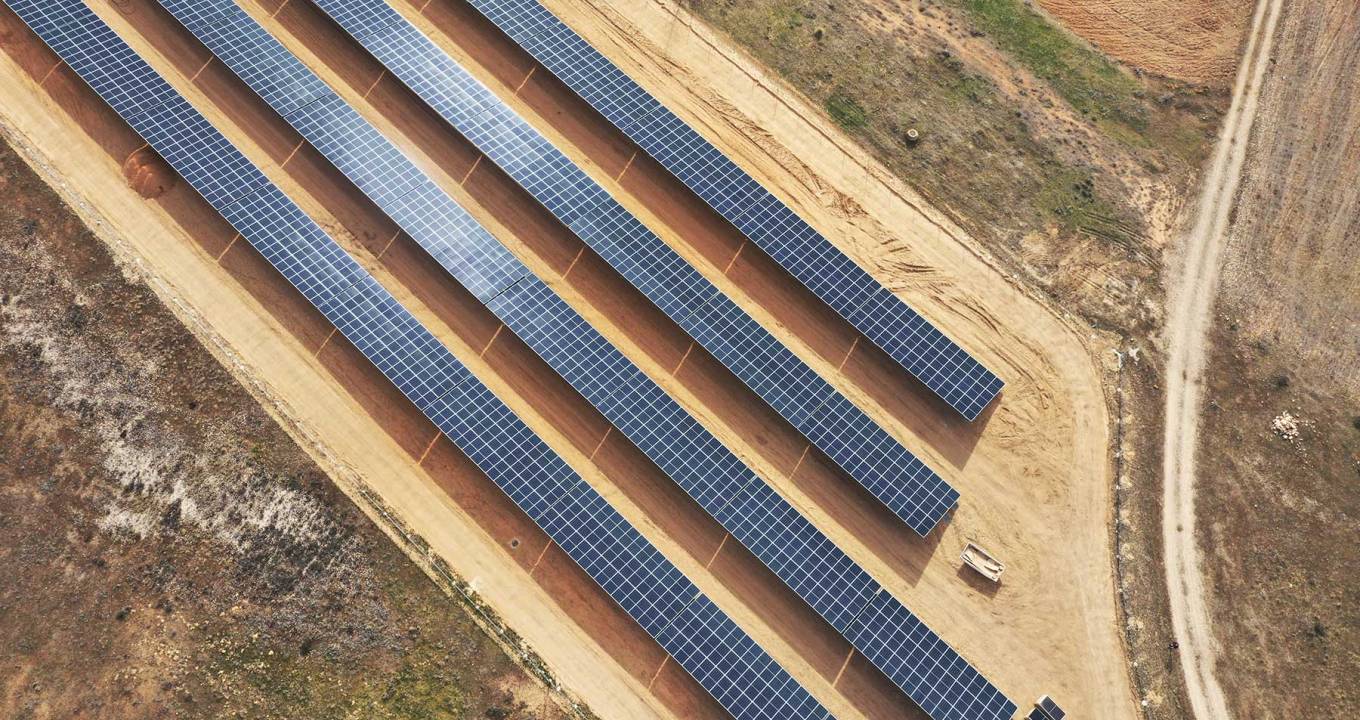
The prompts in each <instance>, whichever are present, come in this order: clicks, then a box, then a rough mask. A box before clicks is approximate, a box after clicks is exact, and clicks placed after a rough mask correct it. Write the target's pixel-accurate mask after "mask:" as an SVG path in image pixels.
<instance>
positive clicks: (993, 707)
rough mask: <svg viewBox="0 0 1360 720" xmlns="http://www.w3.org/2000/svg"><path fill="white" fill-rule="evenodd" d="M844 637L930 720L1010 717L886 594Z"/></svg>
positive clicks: (969, 669)
mask: <svg viewBox="0 0 1360 720" xmlns="http://www.w3.org/2000/svg"><path fill="white" fill-rule="evenodd" d="M846 637H848V638H849V639H850V642H851V643H852V644H854V646H855V648H856V649H857V650H859V651H860V652H861V653H864V657H865V658H867V659H868V660H869V662H871V663H873V664H874V665H876V666H878V668H879V669H881V670H883V672H884V674H885V675H887V676H888V678H889V679H891V680H892V681H893V682H894V683H896V684H897V686H898V687H900V688H902V689H903V690H904V691H905V692H906V693H907V695H908V696H910V697H911V699H912V700H914V701H916V704H917V705H920V706H921V709H923V710H925V711H926V713H928V714H929V715H930V717H932V718H935V720H1011V718H1013V717H1014V716H1015V710H1016V705H1015V703H1013V702H1011V701H1010V700H1008V699H1007V698H1006V697H1005V696H1004V695H1002V694H1001V693H1000V691H998V690H997V689H996V688H995V687H993V686H992V684H991V683H989V682H987V680H986V679H985V678H983V677H982V675H981V674H980V673H978V671H977V670H975V669H974V668H973V666H972V665H969V664H968V662H967V661H966V660H964V659H963V658H962V657H961V656H960V655H959V654H958V653H957V652H955V651H954V649H953V648H951V647H949V646H948V645H946V644H945V643H944V641H943V640H941V639H940V637H939V636H938V635H936V634H935V633H934V632H932V631H931V630H930V628H928V627H926V626H925V624H924V623H922V622H921V621H920V620H919V619H917V617H916V616H915V615H913V614H912V612H911V611H910V610H908V609H907V608H906V607H905V606H904V605H902V603H900V602H898V600H897V598H895V597H893V596H892V595H891V594H890V593H888V592H880V593H879V594H878V595H877V596H875V597H874V599H873V600H872V601H871V602H870V604H869V607H868V608H867V609H866V610H865V611H864V612H863V613H861V614H860V616H859V617H858V618H856V619H855V621H854V622H853V623H852V624H851V626H850V630H849V631H848V632H847V634H846Z"/></svg>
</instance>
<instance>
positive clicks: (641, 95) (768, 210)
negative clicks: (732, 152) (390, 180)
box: [468, 0, 1003, 420]
mask: <svg viewBox="0 0 1360 720" xmlns="http://www.w3.org/2000/svg"><path fill="white" fill-rule="evenodd" d="M468 2H469V3H470V4H471V5H472V6H473V7H475V8H477V9H478V10H480V11H481V12H482V14H484V15H485V16H486V17H487V18H488V19H490V20H491V21H492V22H493V23H495V24H496V25H497V26H499V27H500V28H501V30H503V31H504V32H505V33H506V34H507V35H509V36H510V38H511V39H512V40H514V41H515V42H516V43H517V44H518V45H519V46H520V47H522V48H524V50H526V51H527V52H528V53H529V54H530V55H532V56H533V57H534V59H536V60H538V61H539V62H540V63H542V64H543V66H544V67H545V68H547V69H548V70H549V71H550V72H552V73H553V74H554V75H556V76H557V77H558V78H559V79H560V80H562V82H563V83H565V84H566V85H567V87H569V88H571V89H572V90H573V91H575V92H576V93H577V94H578V95H580V96H581V97H582V98H583V99H584V100H585V101H586V102H588V103H590V105H591V106H592V107H594V108H595V109H596V111H598V112H599V113H600V114H601V115H603V116H604V117H605V118H606V119H608V120H609V121H610V122H611V123H613V124H614V125H615V126H616V127H618V128H619V129H620V130H622V131H623V133H624V134H625V135H627V136H628V137H629V138H631V139H632V140H633V141H634V142H636V143H637V144H638V146H639V147H641V148H642V150H643V151H644V152H646V153H647V154H648V155H651V156H652V157H653V158H655V159H656V160H657V161H658V162H660V163H661V165H662V166H663V167H665V168H666V169H668V170H669V171H670V172H671V173H672V174H674V175H675V176H676V177H677V178H679V180H680V181H681V182H683V183H684V184H685V185H686V186H688V187H689V188H690V189H691V190H693V191H694V193H695V194H696V195H698V196H699V198H701V199H702V200H704V201H705V202H706V203H708V204H709V205H710V206H711V207H712V208H713V209H714V210H716V211H718V213H719V214H721V215H722V216H723V217H725V218H727V220H728V221H730V222H731V223H732V224H733V225H735V226H736V227H737V229H739V230H741V231H742V233H744V234H745V235H746V236H747V237H748V238H750V239H751V241H752V242H753V243H755V245H756V246H757V247H759V248H761V249H762V250H764V251H765V252H766V253H767V254H769V255H770V257H772V258H773V259H774V260H775V261H776V262H778V263H779V264H780V265H782V266H783V267H784V269H786V270H788V271H789V273H790V274H792V275H793V276H794V277H795V278H797V279H798V280H799V281H800V282H802V283H803V285H805V286H806V287H807V288H808V289H809V290H811V291H812V292H813V293H814V294H815V295H817V296H818V297H819V298H821V299H822V300H823V301H824V302H825V303H826V304H827V305H829V306H830V307H831V308H832V309H834V310H835V311H836V312H837V313H839V314H840V316H841V317H843V318H845V319H846V320H847V321H849V322H850V324H851V325H853V326H854V327H855V328H856V329H858V330H859V331H860V332H861V333H863V334H864V336H865V337H867V338H868V339H869V340H870V341H872V342H873V343H874V344H876V345H878V346H879V347H881V348H882V349H883V350H884V351H886V352H887V353H888V354H889V355H890V356H892V358H893V359H894V360H896V361H897V362H898V364H900V365H901V366H902V367H904V368H906V369H907V371H908V372H910V373H911V374H913V375H915V376H916V377H917V378H918V379H919V380H920V381H921V382H922V383H924V384H925V386H926V387H928V388H930V390H931V391H932V392H934V393H935V394H936V395H938V396H939V397H940V398H941V399H943V400H944V401H945V402H947V403H948V404H949V405H950V406H951V407H953V408H954V409H955V410H957V411H958V412H959V413H960V414H962V415H963V416H964V417H966V418H968V419H969V420H973V419H975V418H976V417H977V416H978V414H979V413H980V412H982V410H983V408H985V407H987V405H988V404H990V403H991V402H992V400H993V399H994V398H995V397H996V396H997V394H999V393H1000V392H1001V387H1002V384H1003V383H1002V381H1001V379H1000V378H998V377H997V376H996V375H995V374H993V373H992V372H991V371H990V370H988V369H987V368H985V367H983V365H982V364H981V363H979V362H978V361H977V360H976V359H975V358H974V357H973V356H972V355H970V354H968V352H967V351H965V350H964V349H963V348H961V347H959V346H958V344H956V343H955V342H954V341H952V340H950V339H949V338H948V337H946V336H945V335H944V333H942V332H940V330H939V329H938V328H936V327H935V326H934V325H932V324H931V323H930V322H929V321H927V320H926V319H925V318H923V317H921V316H920V315H919V314H917V313H916V311H915V310H912V309H911V307H909V306H908V305H907V304H906V303H904V302H902V301H901V300H900V299H898V297H897V296H896V295H894V294H893V293H892V292H891V291H889V290H887V289H886V288H884V287H883V286H882V285H880V284H879V283H878V282H877V281H876V280H874V279H873V277H871V276H870V275H869V274H868V273H867V272H865V271H864V269H863V268H861V267H860V266H859V265H857V264H856V263H855V262H854V261H853V260H851V259H850V258H849V257H847V256H846V255H845V253H843V252H841V251H840V250H839V249H837V248H836V246H835V245H833V244H832V243H831V241H829V240H827V239H826V238H825V237H824V236H822V235H821V234H820V233H818V232H817V231H816V230H814V229H813V228H812V226H810V225H808V224H807V222H805V221H804V220H803V219H802V218H800V217H799V216H798V215H797V213H795V212H794V211H793V210H791V209H790V208H789V207H788V206H787V205H785V204H784V203H783V202H782V201H781V200H779V198H777V197H775V196H774V195H773V194H771V193H770V192H769V191H767V190H766V189H765V188H764V187H762V186H761V185H760V183H759V182H757V181H756V180H755V179H754V178H752V177H751V176H750V175H748V174H747V173H746V172H745V171H744V170H742V169H741V168H740V167H739V166H738V165H737V164H736V163H734V162H732V160H730V159H729V158H728V157H727V156H726V155H724V154H723V153H722V152H721V151H719V150H718V149H717V148H715V147H713V145H712V144H711V143H709V142H708V141H707V140H705V139H704V137H703V136H702V135H700V134H699V133H697V132H695V130H694V129H693V128H691V127H690V126H689V125H687V124H686V123H685V122H684V121H683V120H681V119H680V118H679V117H677V116H676V115H675V114H674V113H672V112H671V111H670V110H668V109H666V108H665V107H663V106H662V105H661V103H660V102H658V101H657V100H656V98H654V97H653V96H652V95H651V94H650V93H648V92H647V91H646V90H644V89H643V88H642V87H641V86H640V85H638V84H637V83H636V82H634V81H633V80H632V78H630V77H628V76H627V75H626V74H625V73H624V72H623V71H622V70H620V69H619V68H618V67H617V66H616V65H614V64H613V63H612V62H610V61H609V59H608V58H606V57H605V56H604V55H602V54H600V52H599V51H597V50H596V49H595V48H593V47H591V46H590V44H589V43H587V42H586V41H585V40H583V39H582V38H581V37H580V36H579V35H577V34H576V33H575V32H573V31H572V29H571V28H570V27H568V26H567V25H565V24H564V23H563V22H562V21H560V20H558V19H557V18H556V17H555V16H554V15H553V14H552V13H551V12H549V11H548V10H547V8H545V7H543V5H542V4H541V3H539V2H538V0H468Z"/></svg>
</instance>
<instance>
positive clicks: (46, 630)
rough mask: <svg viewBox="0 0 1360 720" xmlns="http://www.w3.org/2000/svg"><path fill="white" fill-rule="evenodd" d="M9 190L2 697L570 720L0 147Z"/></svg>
mask: <svg viewBox="0 0 1360 720" xmlns="http://www.w3.org/2000/svg"><path fill="white" fill-rule="evenodd" d="M158 165H159V166H160V167H163V165H160V163H159V159H158V158H155V157H154V154H153V155H150V156H148V155H146V154H145V153H142V154H137V155H133V156H132V160H130V161H129V163H128V165H127V168H128V169H129V175H128V181H129V183H130V184H132V185H133V186H134V187H136V188H137V189H138V190H139V191H141V192H143V193H144V194H146V193H147V192H148V191H149V190H151V189H152V188H160V189H167V185H170V184H173V183H175V182H176V179H175V178H174V176H173V174H168V175H167V174H165V173H163V172H161V171H160V169H158ZM0 197H3V198H4V203H3V206H0V574H2V575H3V577H5V578H6V580H5V582H4V583H3V587H0V716H3V717H6V718H12V719H13V720H42V719H45V718H69V717H87V718H120V719H123V718H128V719H131V718H162V717H176V718H220V717H250V718H296V717H303V716H305V717H309V718H342V717H356V716H362V717H366V718H416V717H454V716H456V717H468V718H474V717H476V718H502V719H507V720H508V719H510V718H559V717H566V715H565V713H564V712H563V711H562V710H561V709H560V708H559V707H558V704H557V702H558V701H554V700H553V699H551V693H550V691H549V690H548V688H547V687H545V686H544V685H543V684H542V682H541V681H539V680H538V679H536V678H534V677H532V676H531V675H529V674H528V673H527V672H526V671H525V670H524V669H523V668H522V667H520V666H519V665H517V664H516V662H515V661H513V660H512V659H511V658H510V657H508V656H507V655H506V653H505V650H504V648H502V647H501V646H500V645H499V644H497V643H496V642H494V641H493V640H492V639H491V638H490V637H489V636H488V635H487V634H486V632H485V631H484V630H483V629H482V628H481V627H480V626H479V625H478V624H477V623H476V622H474V621H473V618H472V615H471V614H470V608H468V607H467V606H466V605H464V604H463V603H461V602H459V601H457V600H454V599H451V598H449V597H448V596H446V595H445V594H444V593H443V592H441V590H440V589H439V588H438V587H437V586H436V585H435V584H434V583H432V582H430V580H429V578H427V577H426V576H425V575H424V574H423V573H422V572H421V571H420V569H419V568H418V567H417V566H415V565H413V564H412V563H410V562H408V561H407V559H406V557H405V556H404V555H402V553H401V552H400V551H399V550H398V548H397V547H396V546H395V545H393V544H392V543H391V542H390V541H389V540H388V538H387V537H385V536H383V535H382V534H381V533H380V532H379V531H378V530H377V528H376V527H374V525H373V524H372V523H371V522H370V521H369V519H368V518H367V517H365V516H364V515H363V514H362V513H360V512H359V510H358V509H357V508H356V507H355V506H354V505H353V503H351V502H350V501H349V499H348V498H346V497H345V496H344V495H343V494H342V493H341V492H340V491H339V489H338V488H337V487H336V486H335V485H334V484H333V483H332V482H331V480H330V479H329V478H328V477H327V476H326V474H325V473H323V472H322V471H321V470H320V468H318V467H317V465H316V464H315V463H314V462H313V461H312V460H311V459H310V458H309V457H308V456H307V455H306V454H305V453H304V452H302V450H301V449H300V448H298V447H297V446H296V445H295V444H294V442H293V441H292V440H291V439H290V438H289V437H288V435H287V434H285V433H284V432H283V430H282V429H281V428H280V427H279V426H278V424H276V423H275V422H274V420H273V419H272V418H270V417H269V416H268V415H267V414H266V413H265V412H264V410H263V409H262V408H261V407H260V406H259V405H258V404H257V403H256V402H255V400H254V399H253V398H252V397H251V396H250V394H248V393H247V392H246V391H245V389H244V388H242V387H241V386H240V385H238V384H237V383H236V382H235V380H233V378H232V377H231V376H230V375H229V374H228V373H227V372H226V371H225V370H224V369H223V368H222V367H221V365H220V364H219V363H218V361H217V359H216V358H214V357H213V356H212V355H211V354H209V353H208V352H207V351H206V350H205V349H204V348H203V347H202V346H201V345H200V344H199V342H198V341H197V340H196V339H195V338H194V337H193V335H192V334H190V332H189V331H188V330H187V329H185V328H184V327H183V326H182V325H181V324H180V322H179V320H178V319H177V318H176V317H174V316H173V315H172V314H171V313H170V312H169V311H168V310H167V309H166V308H165V307H163V306H162V305H161V304H160V302H159V300H158V299H157V297H156V296H155V295H154V294H153V293H152V292H151V290H150V289H149V288H148V287H147V286H146V285H145V284H143V283H141V282H139V280H138V279H137V278H136V276H135V275H129V274H127V273H126V272H125V270H127V268H124V267H120V266H119V265H118V263H117V262H116V261H115V259H114V258H113V257H111V255H110V253H109V251H108V249H107V248H106V247H105V246H104V245H103V243H101V241H100V240H99V238H97V237H96V236H95V235H94V234H92V233H91V232H90V231H89V230H87V229H86V228H85V226H84V224H83V223H82V221H81V219H80V218H78V217H77V216H76V215H75V214H73V213H72V212H71V211H70V210H69V209H67V208H66V207H65V206H64V205H63V203H62V201H61V199H60V198H58V197H57V195H56V194H55V193H54V192H53V191H51V190H50V189H48V188H47V186H46V185H45V184H44V182H43V181H42V180H40V179H39V178H38V177H37V176H36V175H35V174H34V173H33V171H32V170H31V169H29V167H27V166H26V165H25V164H24V162H23V161H22V160H20V159H19V158H18V157H17V156H16V155H15V154H14V153H13V152H12V151H11V150H10V149H9V147H8V146H3V145H0Z"/></svg>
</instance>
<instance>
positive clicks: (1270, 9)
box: [1162, 1, 1282, 720]
mask: <svg viewBox="0 0 1360 720" xmlns="http://www.w3.org/2000/svg"><path fill="white" fill-rule="evenodd" d="M1281 6H1282V3H1281V2H1278V1H1275V2H1261V3H1260V4H1259V7H1258V9H1257V11H1256V16H1255V19H1254V20H1253V23H1252V25H1253V27H1252V37H1251V39H1250V40H1249V42H1248V45H1247V52H1246V54H1245V56H1244V57H1243V61H1242V67H1241V69H1240V70H1239V72H1238V77H1237V82H1236V87H1235V88H1234V98H1233V104H1232V108H1231V109H1230V110H1229V112H1228V118H1227V120H1226V122H1225V123H1224V126H1223V131H1222V134H1221V136H1220V138H1219V141H1218V147H1217V149H1216V150H1215V152H1214V160H1213V164H1212V165H1211V166H1210V168H1209V170H1208V172H1207V173H1206V174H1205V176H1204V181H1203V189H1202V190H1201V194H1200V200H1199V204H1198V208H1197V214H1196V216H1195V220H1194V224H1193V226H1192V229H1191V231H1190V235H1189V236H1188V237H1187V238H1186V241H1185V244H1184V250H1183V257H1182V259H1181V263H1180V266H1181V267H1180V278H1179V281H1177V282H1173V283H1169V285H1170V287H1171V288H1172V292H1171V294H1170V297H1169V306H1170V312H1169V313H1168V314H1167V326H1166V337H1167V372H1166V377H1167V387H1166V430H1165V435H1164V443H1165V447H1164V450H1163V455H1162V462H1163V467H1164V474H1165V477H1164V485H1163V493H1164V501H1163V502H1164V505H1163V512H1162V537H1163V542H1164V543H1165V547H1166V577H1167V587H1168V593H1169V597H1170V600H1171V621H1172V627H1173V628H1174V630H1175V633H1176V640H1177V642H1179V643H1180V656H1181V663H1182V666H1183V668H1184V671H1185V676H1186V688H1187V691H1188V693H1189V696H1190V705H1191V707H1192V708H1193V709H1194V713H1195V717H1198V718H1201V720H1204V719H1206V718H1227V717H1228V708H1227V702H1226V699H1225V697H1224V695H1223V689H1222V687H1221V686H1220V685H1219V682H1218V679H1217V678H1216V677H1215V665H1216V663H1217V649H1216V648H1215V647H1214V641H1213V637H1214V636H1213V632H1212V627H1211V625H1210V617H1209V606H1208V602H1207V598H1206V596H1205V588H1204V571H1203V567H1204V563H1203V561H1202V560H1201V558H1200V556H1199V544H1198V542H1197V540H1196V537H1197V536H1196V534H1195V494H1194V493H1195V487H1194V485H1195V477H1196V476H1195V451H1196V449H1197V448H1198V447H1199V440H1198V436H1199V418H1200V413H1201V411H1202V405H1203V386H1204V368H1205V359H1206V356H1207V353H1206V348H1207V342H1206V340H1207V334H1208V329H1209V325H1210V323H1211V322H1212V320H1213V315H1212V313H1213V310H1214V296H1215V292H1216V290H1217V288H1218V276H1219V267H1220V264H1221V258H1222V252H1223V247H1224V245H1225V243H1226V237H1227V226H1228V217H1229V213H1230V212H1231V210H1232V207H1233V203H1234V201H1235V199H1236V197H1237V189H1238V186H1239V184H1240V183H1241V180H1242V165H1243V162H1245V160H1246V152H1247V140H1248V138H1249V137H1250V136H1251V129H1252V124H1253V123H1254V122H1255V118H1256V112H1257V104H1258V101H1259V99H1260V93H1261V86H1262V83H1263V81H1264V79H1265V77H1266V70H1267V69H1268V67H1269V66H1270V64H1271V62H1270V54H1271V48H1272V47H1273V42H1274V35H1275V27H1276V24H1277V22H1278V21H1279V17H1280V10H1281Z"/></svg>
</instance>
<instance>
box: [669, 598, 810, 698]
mask: <svg viewBox="0 0 1360 720" xmlns="http://www.w3.org/2000/svg"><path fill="white" fill-rule="evenodd" d="M657 641H658V642H660V643H661V647H663V648H665V649H666V652H669V653H670V654H671V656H672V657H674V658H675V659H676V661H677V662H679V663H680V664H681V665H683V666H684V667H685V668H686V669H688V670H689V672H690V674H691V675H693V676H694V678H695V679H696V680H698V681H699V683H700V684H703V685H710V684H717V681H718V680H719V679H723V678H734V679H736V678H741V679H743V680H745V681H744V682H724V683H722V687H723V688H724V691H723V694H722V695H719V696H717V700H718V702H720V703H722V705H723V707H725V708H727V710H728V712H730V713H732V716H733V717H736V718H741V719H742V720H747V719H750V720H798V719H799V718H806V717H830V716H829V715H824V713H826V711H825V710H823V709H822V708H820V707H818V706H816V705H815V704H814V701H813V700H812V698H811V697H805V698H803V699H800V700H789V699H788V698H789V697H790V695H791V694H792V691H793V690H794V689H795V688H797V681H796V680H794V679H793V678H792V677H789V676H788V675H784V676H782V677H781V676H777V675H774V674H772V673H771V672H770V671H769V669H770V667H771V666H772V665H773V663H774V661H773V660H771V659H770V658H769V656H767V655H765V654H764V653H763V652H761V651H760V648H759V647H758V646H757V645H756V644H755V642H754V641H752V640H751V639H750V638H749V637H747V636H746V635H744V634H742V632H741V630H740V628H738V627H737V626H736V624H735V623H733V622H732V619H731V618H729V617H727V616H726V615H724V614H723V612H722V611H721V610H720V609H718V607H717V606H716V605H714V604H713V602H712V601H711V600H709V599H708V598H706V597H704V596H702V595H700V596H699V597H696V598H695V599H694V600H693V601H692V602H690V603H689V604H688V605H686V606H685V609H684V611H683V612H682V613H681V614H680V616H679V617H677V618H676V619H675V620H674V621H672V622H671V623H670V624H669V625H668V626H666V628H665V629H664V630H663V631H662V632H661V635H660V636H659V637H658V638H657Z"/></svg>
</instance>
